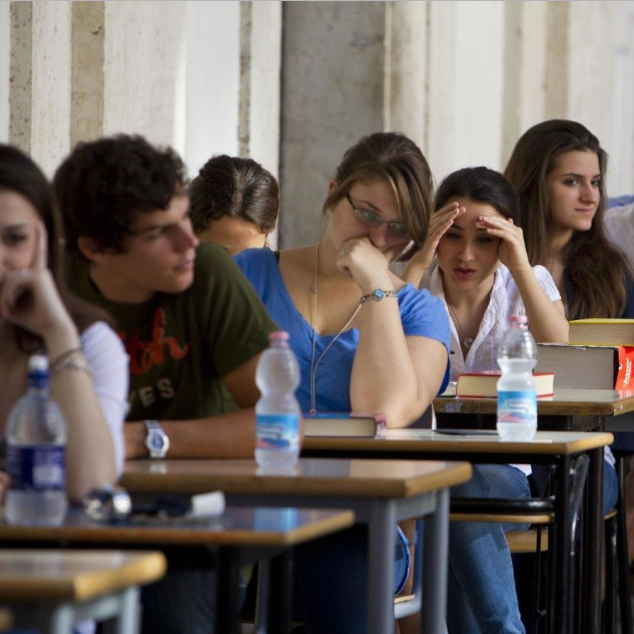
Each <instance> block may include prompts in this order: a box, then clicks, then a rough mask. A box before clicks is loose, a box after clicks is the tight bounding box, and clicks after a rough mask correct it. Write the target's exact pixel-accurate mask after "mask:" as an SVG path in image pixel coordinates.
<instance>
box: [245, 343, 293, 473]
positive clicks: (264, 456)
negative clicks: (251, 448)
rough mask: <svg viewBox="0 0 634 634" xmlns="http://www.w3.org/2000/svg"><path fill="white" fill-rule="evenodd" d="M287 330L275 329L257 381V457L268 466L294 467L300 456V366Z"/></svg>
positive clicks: (257, 372)
mask: <svg viewBox="0 0 634 634" xmlns="http://www.w3.org/2000/svg"><path fill="white" fill-rule="evenodd" d="M288 340H289V336H288V333H287V332H282V331H278V332H272V333H271V334H270V335H269V347H268V349H266V350H265V351H264V353H263V354H262V357H261V358H260V361H259V362H258V367H257V371H256V374H255V382H256V383H257V386H258V387H259V388H260V393H261V394H262V396H261V397H260V400H259V401H258V402H257V404H256V406H255V415H256V427H257V430H256V433H257V442H256V448H255V460H256V462H257V463H258V465H259V466H260V467H263V468H265V469H273V470H275V469H290V468H292V467H294V466H295V465H296V464H297V459H298V457H299V418H300V412H301V410H300V408H299V403H298V402H297V399H296V398H295V390H296V389H297V386H298V385H299V380H300V374H299V366H298V364H297V359H296V358H295V354H294V353H293V351H292V350H291V349H290V348H289V345H288Z"/></svg>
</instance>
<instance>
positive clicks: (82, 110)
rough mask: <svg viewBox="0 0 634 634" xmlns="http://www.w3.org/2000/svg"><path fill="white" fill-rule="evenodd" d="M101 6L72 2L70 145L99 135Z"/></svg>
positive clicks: (100, 130)
mask: <svg viewBox="0 0 634 634" xmlns="http://www.w3.org/2000/svg"><path fill="white" fill-rule="evenodd" d="M104 5H105V3H104V2H73V3H72V65H71V73H72V92H71V130H70V142H71V147H73V146H74V145H75V144H76V143H77V142H78V141H89V140H92V139H98V138H99V137H101V136H103V118H104V109H103V93H104V62H105V60H104V43H105V35H106V25H105V11H104V9H105V7H104Z"/></svg>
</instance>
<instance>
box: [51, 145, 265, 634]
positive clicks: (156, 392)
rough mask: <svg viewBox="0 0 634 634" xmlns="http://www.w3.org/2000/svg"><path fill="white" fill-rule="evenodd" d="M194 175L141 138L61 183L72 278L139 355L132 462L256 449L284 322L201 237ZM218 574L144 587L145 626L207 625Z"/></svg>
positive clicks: (60, 177)
mask: <svg viewBox="0 0 634 634" xmlns="http://www.w3.org/2000/svg"><path fill="white" fill-rule="evenodd" d="M184 181H185V174H184V167H183V164H182V162H181V160H180V158H179V157H178V156H177V155H176V154H175V153H174V151H173V150H171V149H169V148H166V149H163V148H155V147H153V146H152V145H150V144H149V143H148V142H147V141H146V140H145V139H143V138H142V137H139V136H127V135H120V136H116V137H112V138H105V139H100V140H98V141H93V142H90V143H82V144H79V145H78V146H77V147H76V148H75V149H74V150H73V152H72V153H71V155H70V156H69V157H68V158H67V159H66V160H65V161H64V162H63V163H62V165H61V166H60V168H59V169H58V171H57V173H56V175H55V179H54V184H55V187H56V189H57V192H58V194H59V198H60V203H61V206H62V209H63V214H64V220H65V223H66V227H67V233H68V249H69V251H70V252H71V254H72V258H71V262H70V265H69V271H68V272H69V281H70V285H71V288H72V289H73V290H74V291H75V292H76V293H78V294H79V295H80V296H82V297H83V298H84V299H86V300H88V301H91V302H93V303H94V304H96V305H98V306H100V307H102V308H103V309H105V310H106V311H108V312H109V313H110V315H111V316H112V319H113V320H114V322H115V324H116V326H117V330H118V331H119V334H120V336H121V338H122V339H123V341H124V344H125V346H126V349H127V351H128V354H129V355H130V370H129V372H130V396H129V401H130V410H129V412H128V415H127V422H126V424H125V429H124V433H125V447H126V456H127V457H128V458H139V457H147V456H148V455H149V456H150V457H151V458H164V457H180V458H221V457H222V458H227V457H244V458H246V457H252V456H253V453H254V449H255V415H254V405H255V403H256V401H257V399H258V397H259V392H258V389H257V387H256V385H255V368H256V365H257V361H258V359H259V355H260V353H261V352H262V351H263V350H264V349H265V348H266V347H267V346H268V334H269V332H271V331H273V330H277V327H276V326H275V324H274V323H273V322H272V321H271V319H270V318H269V316H268V314H267V312H266V310H265V309H264V307H263V306H262V303H261V302H260V300H259V299H258V297H257V296H256V295H255V293H254V292H253V289H252V287H251V285H250V284H249V283H248V282H247V280H246V279H244V276H243V275H242V274H241V273H240V270H239V269H238V267H237V266H236V265H235V263H234V262H233V260H232V259H231V258H230V257H229V256H228V255H227V253H226V252H225V250H224V249H222V248H221V247H219V246H218V245H215V244H206V243H205V244H199V241H198V238H197V237H196V236H195V234H194V231H193V229H192V224H191V219H190V213H189V198H188V196H187V193H186V191H185V187H184ZM229 396H230V397H231V398H229ZM213 583H214V577H213V575H212V574H211V573H209V571H207V570H204V569H200V570H181V571H170V572H169V573H168V574H167V576H166V577H165V578H164V579H163V580H162V581H160V582H158V583H157V584H152V585H150V586H146V587H145V588H144V589H143V593H142V596H143V603H144V609H143V631H145V632H152V633H154V632H166V633H170V632H190V633H192V634H199V633H200V634H203V633H205V634H208V632H210V631H212V629H213V610H212V601H211V597H212V596H213V594H212V592H213Z"/></svg>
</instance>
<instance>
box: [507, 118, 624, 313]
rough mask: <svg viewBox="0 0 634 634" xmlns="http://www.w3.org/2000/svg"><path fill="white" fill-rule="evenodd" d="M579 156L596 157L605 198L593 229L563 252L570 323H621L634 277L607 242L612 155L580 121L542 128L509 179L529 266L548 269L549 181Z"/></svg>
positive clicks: (533, 131)
mask: <svg viewBox="0 0 634 634" xmlns="http://www.w3.org/2000/svg"><path fill="white" fill-rule="evenodd" d="M574 151H581V152H593V153H594V154H596V155H597V159H598V161H599V171H600V174H601V181H600V185H599V191H600V196H601V198H600V200H599V205H598V207H597V211H596V214H595V216H594V219H593V221H592V226H591V227H590V229H589V230H588V231H575V232H574V233H573V235H572V238H571V239H570V241H569V242H568V244H567V245H566V247H565V249H564V252H563V258H564V267H565V268H566V271H567V273H568V275H569V276H570V280H571V281H572V284H573V286H574V299H573V301H572V304H571V305H570V306H569V307H568V317H569V318H570V319H581V318H584V317H620V316H621V315H622V314H623V311H624V309H625V305H626V301H627V298H626V280H627V275H628V274H629V273H630V271H629V265H628V264H627V260H626V258H625V256H624V254H623V253H622V252H621V251H620V250H619V249H618V248H617V247H615V246H613V245H612V244H611V243H610V242H609V241H608V239H607V237H606V235H605V230H604V227H603V217H604V214H605V201H606V194H605V174H606V171H607V163H608V155H607V153H606V152H605V150H603V148H602V147H601V145H600V143H599V139H597V137H596V136H594V134H592V133H591V132H590V131H589V130H588V129H587V128H586V127H584V126H583V125H581V124H580V123H577V122H576V121H568V120H565V119H553V120H551V121H544V122H542V123H538V124H537V125H535V126H533V127H532V128H530V129H529V130H527V131H526V132H525V133H524V134H523V135H522V137H521V138H520V139H519V141H518V142H517V144H516V145H515V149H514V150H513V154H512V155H511V158H510V159H509V162H508V165H507V166H506V169H505V171H504V175H505V176H506V178H507V179H508V180H509V182H510V183H511V185H512V186H513V189H514V190H515V192H516V193H517V195H518V197H519V201H520V217H521V225H522V229H523V230H524V239H525V241H526V250H527V252H528V257H529V260H530V262H531V264H532V265H536V264H543V265H546V264H547V261H548V258H549V256H550V254H551V252H552V249H551V243H550V235H549V231H548V228H549V226H550V223H551V219H552V208H551V200H550V195H549V189H548V183H547V177H548V174H549V173H550V172H551V170H552V169H553V168H554V167H555V163H556V160H557V158H558V157H559V156H561V155H562V154H565V153H567V152H574Z"/></svg>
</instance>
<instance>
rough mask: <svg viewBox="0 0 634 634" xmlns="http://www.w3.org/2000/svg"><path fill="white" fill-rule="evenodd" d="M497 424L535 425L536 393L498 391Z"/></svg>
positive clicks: (531, 391)
mask: <svg viewBox="0 0 634 634" xmlns="http://www.w3.org/2000/svg"><path fill="white" fill-rule="evenodd" d="M498 423H529V424H531V425H532V424H537V393H536V392H535V391H533V390H530V391H528V390H518V391H507V390H501V391H499V392H498Z"/></svg>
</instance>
